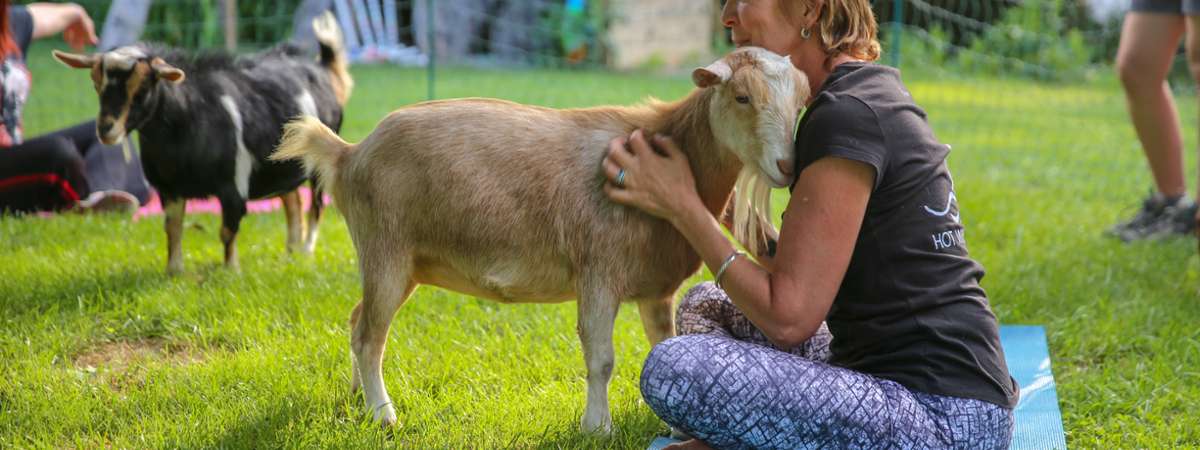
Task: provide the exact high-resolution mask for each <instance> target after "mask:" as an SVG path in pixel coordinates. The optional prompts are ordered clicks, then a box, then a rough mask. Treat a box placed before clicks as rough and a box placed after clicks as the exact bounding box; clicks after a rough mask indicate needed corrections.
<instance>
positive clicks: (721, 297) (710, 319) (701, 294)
mask: <svg viewBox="0 0 1200 450" xmlns="http://www.w3.org/2000/svg"><path fill="white" fill-rule="evenodd" d="M675 327H676V328H677V330H678V331H677V332H678V333H679V334H680V335H685V334H716V335H720V336H728V337H732V338H734V339H737V340H740V341H746V342H751V343H754V344H758V345H761V346H764V347H769V348H773V349H776V350H784V351H786V352H788V353H791V354H793V355H796V356H801V357H804V358H808V359H811V360H814V361H828V360H829V346H830V344H831V343H832V342H833V335H832V334H830V333H829V328H827V327H826V326H825V324H821V328H820V329H818V330H817V333H816V334H815V335H813V337H811V338H809V339H808V341H806V342H805V343H804V344H803V345H801V346H798V347H796V348H792V349H779V348H777V347H775V345H774V344H772V343H771V341H770V340H769V339H767V336H766V335H764V334H763V332H762V331H761V330H759V329H758V328H757V327H755V326H754V324H753V323H751V322H750V319H747V318H746V315H745V314H742V312H741V311H739V310H738V309H737V307H736V306H734V305H733V301H731V300H730V299H729V296H728V295H726V294H725V291H723V290H721V288H719V287H717V285H716V283H713V282H711V281H706V282H703V283H700V284H697V285H696V286H694V287H692V288H691V289H689V290H688V291H687V293H686V294H684V295H683V300H680V301H679V307H678V309H676V310H675Z"/></svg>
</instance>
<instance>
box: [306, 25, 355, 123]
mask: <svg viewBox="0 0 1200 450" xmlns="http://www.w3.org/2000/svg"><path fill="white" fill-rule="evenodd" d="M312 26H313V34H315V35H316V36H317V43H318V44H319V45H320V47H321V65H322V66H324V67H325V68H326V69H328V70H329V76H330V80H331V81H332V82H333V92H334V94H335V95H337V101H338V104H340V105H342V106H346V102H347V101H349V100H350V91H351V90H353V89H354V79H353V78H350V60H349V58H348V57H347V55H346V44H345V41H343V40H342V29H341V27H339V26H338V23H337V19H336V18H334V17H333V13H331V12H329V11H325V13H324V14H321V15H320V16H317V18H315V19H313V23H312Z"/></svg>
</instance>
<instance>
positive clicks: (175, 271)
mask: <svg viewBox="0 0 1200 450" xmlns="http://www.w3.org/2000/svg"><path fill="white" fill-rule="evenodd" d="M182 274H183V263H179V264H167V275H169V276H172V277H176V276H179V275H182Z"/></svg>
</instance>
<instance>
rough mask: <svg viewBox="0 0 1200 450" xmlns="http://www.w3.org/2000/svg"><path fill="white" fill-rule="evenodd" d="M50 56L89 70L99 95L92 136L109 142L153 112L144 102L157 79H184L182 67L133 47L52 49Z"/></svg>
mask: <svg viewBox="0 0 1200 450" xmlns="http://www.w3.org/2000/svg"><path fill="white" fill-rule="evenodd" d="M54 57H55V58H57V59H58V60H59V61H60V62H62V63H63V64H66V65H67V66H69V67H73V68H76V69H90V70H91V71H92V83H93V84H94V85H95V88H96V94H97V95H99V96H100V113H99V114H98V115H97V117H96V135H97V136H98V137H99V138H100V141H101V142H104V143H105V144H109V145H111V144H116V143H118V142H121V139H122V138H124V137H125V135H126V134H128V133H129V132H130V131H133V130H134V129H136V128H137V126H138V125H139V124H141V123H143V122H145V120H146V119H147V118H148V117H149V115H150V114H152V113H153V111H152V110H151V108H148V107H147V105H148V102H149V101H151V99H150V97H151V94H152V93H153V92H154V88H155V87H156V86H157V84H158V83H159V81H160V80H166V81H167V82H170V83H181V82H183V78H184V74H183V71H182V70H179V69H178V68H176V67H173V66H171V65H170V64H167V63H166V61H163V60H162V58H157V57H150V56H147V55H146V52H144V51H142V50H141V49H140V48H137V47H121V48H118V49H116V50H113V51H110V52H105V53H96V54H91V55H80V54H74V53H64V52H60V51H58V50H55V51H54Z"/></svg>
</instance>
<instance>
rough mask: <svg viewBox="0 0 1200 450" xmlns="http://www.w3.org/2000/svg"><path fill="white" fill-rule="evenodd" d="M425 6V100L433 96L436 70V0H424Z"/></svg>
mask: <svg viewBox="0 0 1200 450" xmlns="http://www.w3.org/2000/svg"><path fill="white" fill-rule="evenodd" d="M425 6H426V8H425V21H426V22H425V23H426V25H427V26H426V27H425V30H426V33H427V34H428V35H429V38H428V39H427V40H426V42H428V43H429V46H428V47H429V48H428V51H429V64H428V65H427V66H425V87H426V88H427V90H428V91H427V92H426V94H425V96H426V97H427V100H433V99H434V98H435V97H434V89H433V82H434V80H436V79H437V77H436V76H435V75H436V71H437V68H436V66H437V34H436V33H435V30H434V23H435V22H434V20H433V18H434V14H433V9H434V8H436V7H437V1H436V0H425Z"/></svg>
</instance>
